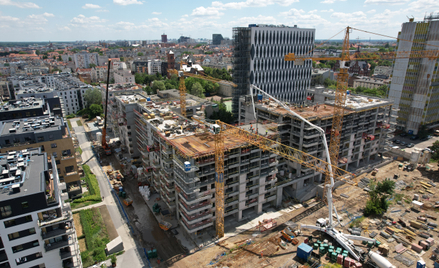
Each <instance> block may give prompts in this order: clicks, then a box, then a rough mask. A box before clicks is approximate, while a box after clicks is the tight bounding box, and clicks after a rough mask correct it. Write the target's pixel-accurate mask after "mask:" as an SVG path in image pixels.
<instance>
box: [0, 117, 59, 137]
mask: <svg viewBox="0 0 439 268" xmlns="http://www.w3.org/2000/svg"><path fill="white" fill-rule="evenodd" d="M0 123H1V125H0V136H6V135H15V134H22V133H29V132H31V133H42V132H48V131H54V130H57V129H60V126H62V124H63V119H62V118H60V117H58V116H57V117H55V116H50V115H44V116H37V117H31V118H25V119H17V120H7V121H2V122H0Z"/></svg>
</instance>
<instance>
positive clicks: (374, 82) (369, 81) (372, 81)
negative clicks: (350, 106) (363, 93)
mask: <svg viewBox="0 0 439 268" xmlns="http://www.w3.org/2000/svg"><path fill="white" fill-rule="evenodd" d="M389 83H390V81H389V80H387V79H380V78H374V77H372V78H371V77H358V79H355V80H354V88H357V87H367V88H379V87H380V86H388V85H389Z"/></svg>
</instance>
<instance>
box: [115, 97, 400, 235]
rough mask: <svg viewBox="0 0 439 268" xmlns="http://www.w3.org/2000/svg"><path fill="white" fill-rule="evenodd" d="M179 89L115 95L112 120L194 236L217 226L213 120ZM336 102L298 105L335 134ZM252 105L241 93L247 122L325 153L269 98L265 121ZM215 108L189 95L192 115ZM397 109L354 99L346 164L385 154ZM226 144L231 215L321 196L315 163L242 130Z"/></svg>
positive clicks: (259, 106) (261, 109)
mask: <svg viewBox="0 0 439 268" xmlns="http://www.w3.org/2000/svg"><path fill="white" fill-rule="evenodd" d="M176 92H177V91H176ZM176 92H174V91H172V90H170V91H167V92H160V94H159V95H154V96H144V95H142V94H140V93H135V94H131V95H116V96H113V99H112V101H113V102H110V104H109V106H111V105H114V103H117V106H118V109H119V112H117V111H114V112H115V117H114V118H115V120H116V119H117V120H119V121H116V122H113V125H114V124H116V125H118V126H119V127H121V126H120V124H122V126H123V127H124V128H125V127H126V128H127V133H122V134H121V135H123V137H122V136H121V137H120V138H121V140H123V139H131V140H129V142H130V145H129V146H130V148H136V150H138V152H139V155H140V157H141V162H142V165H143V174H140V176H139V179H140V180H143V181H147V182H148V183H149V184H150V185H151V187H152V188H153V189H155V190H156V191H157V192H158V193H160V196H161V199H162V200H163V201H164V202H165V203H166V204H167V206H168V209H169V210H170V211H171V212H172V213H173V214H174V215H175V217H176V218H177V219H178V221H179V223H180V224H181V225H182V226H184V229H185V230H186V232H187V234H189V235H193V236H195V235H196V234H199V233H202V232H204V231H206V230H208V229H213V228H214V221H215V207H214V203H215V155H214V153H215V142H214V136H213V134H211V133H210V132H209V131H208V126H205V125H204V124H199V123H197V122H195V121H192V120H189V119H187V118H184V117H182V116H181V115H180V114H179V108H180V107H179V102H178V99H179V95H178V92H177V93H176ZM174 93H175V94H174ZM316 97H317V96H316ZM250 100H251V99H250ZM330 102H331V100H328V101H327V102H326V104H322V105H320V107H314V106H309V107H302V108H300V107H296V108H294V107H293V108H292V109H295V111H297V112H298V113H300V114H301V115H302V116H303V117H305V118H307V119H308V120H311V121H312V122H313V123H315V124H317V125H319V126H321V127H322V128H323V129H325V130H326V134H327V135H329V133H330V128H331V124H332V116H333V108H332V106H331V105H330ZM250 103H251V102H249V98H245V97H244V98H241V103H240V104H241V106H240V114H239V118H240V119H241V122H242V125H241V127H242V128H245V129H246V130H247V131H249V132H253V133H259V134H261V135H263V136H265V137H267V138H269V139H276V140H279V139H280V140H281V141H282V143H284V144H287V145H289V146H291V147H294V148H297V149H299V150H302V151H305V152H307V153H309V154H312V155H314V156H316V157H318V158H321V159H325V154H324V150H323V145H322V141H321V138H320V137H319V133H317V132H316V131H314V130H311V129H310V128H308V127H307V126H306V125H304V123H303V122H301V121H299V120H298V119H296V118H294V117H293V116H291V115H289V114H288V113H287V111H286V110H284V109H283V108H279V107H278V106H277V104H273V103H272V102H270V101H269V100H261V101H258V100H257V99H256V112H257V117H258V122H255V120H254V118H253V119H251V115H252V114H253V112H252V107H253V106H252V105H251V104H250ZM325 105H326V107H325ZM214 106H215V104H212V103H209V102H207V101H206V100H204V99H198V98H196V97H192V96H191V95H188V96H187V106H186V107H187V109H189V111H188V113H189V114H191V115H198V116H201V117H203V116H204V114H205V113H209V112H210V111H212V110H214V109H215V107H214ZM391 107H392V103H391V102H389V101H387V100H381V99H371V98H365V97H354V98H350V99H349V102H348V106H347V111H346V112H345V121H344V125H343V126H344V128H343V133H342V134H341V135H342V144H343V145H342V147H341V148H340V161H339V164H340V167H342V168H347V169H348V170H349V171H354V170H356V169H357V168H359V167H363V166H365V165H367V164H368V163H369V162H370V161H374V160H378V159H379V156H378V153H380V152H383V149H382V148H383V145H384V144H386V142H387V139H388V138H389V137H390V136H388V135H387V133H388V132H391V131H392V127H391V125H390V117H391V116H390V111H391ZM131 116H132V119H131ZM112 118H113V117H112ZM248 118H250V120H249V119H248ZM131 120H132V121H133V122H131ZM250 121H251V122H250ZM244 123H247V124H244ZM128 127H130V129H128ZM224 143H225V144H224V145H225V148H226V150H225V162H224V184H225V189H224V193H225V197H224V200H225V205H224V212H225V219H226V221H227V220H228V219H229V220H237V221H239V220H241V219H243V218H245V217H246V216H247V215H248V214H251V213H262V212H263V211H264V210H265V209H266V208H268V207H270V206H271V207H280V206H281V205H282V202H283V201H285V202H288V201H287V200H294V199H295V200H298V201H304V200H307V199H309V198H311V197H313V196H315V195H316V192H317V188H318V187H317V185H318V184H320V183H321V182H322V180H323V178H322V175H321V174H320V173H317V172H315V171H314V170H313V169H310V168H305V167H303V166H301V165H299V164H298V163H289V162H288V161H286V160H284V159H282V158H281V157H279V156H277V155H276V154H273V153H270V152H263V151H262V150H261V149H259V148H257V147H255V146H252V145H250V144H248V143H247V142H245V141H244V140H241V139H240V138H239V137H238V136H226V137H225V139H224ZM133 152H135V151H134V150H133Z"/></svg>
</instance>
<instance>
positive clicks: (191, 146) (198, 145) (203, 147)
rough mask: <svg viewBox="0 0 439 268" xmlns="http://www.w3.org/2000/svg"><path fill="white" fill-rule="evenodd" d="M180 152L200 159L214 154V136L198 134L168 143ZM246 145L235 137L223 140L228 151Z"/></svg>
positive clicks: (207, 133)
mask: <svg viewBox="0 0 439 268" xmlns="http://www.w3.org/2000/svg"><path fill="white" fill-rule="evenodd" d="M170 142H171V143H172V144H173V145H174V146H175V147H176V148H177V149H178V150H179V151H180V152H182V153H183V154H184V155H186V156H189V157H200V156H203V155H210V154H214V153H215V140H214V135H213V134H211V133H210V132H203V133H198V134H194V135H190V136H181V137H178V138H175V139H172V140H171V141H170ZM247 144H248V143H247V142H245V141H243V140H241V139H239V138H238V137H236V136H228V137H227V139H224V148H225V149H226V150H230V149H233V148H238V147H241V146H244V145H247Z"/></svg>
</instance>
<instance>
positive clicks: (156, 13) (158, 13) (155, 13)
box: [152, 11, 162, 15]
mask: <svg viewBox="0 0 439 268" xmlns="http://www.w3.org/2000/svg"><path fill="white" fill-rule="evenodd" d="M152 14H153V15H160V14H162V12H155V11H154V12H152Z"/></svg>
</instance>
